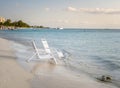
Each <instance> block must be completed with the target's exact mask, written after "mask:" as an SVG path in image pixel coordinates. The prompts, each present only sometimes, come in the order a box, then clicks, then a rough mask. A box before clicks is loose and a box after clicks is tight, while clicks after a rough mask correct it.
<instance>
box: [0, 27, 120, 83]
mask: <svg viewBox="0 0 120 88" xmlns="http://www.w3.org/2000/svg"><path fill="white" fill-rule="evenodd" d="M0 37H2V38H7V39H11V40H14V41H18V42H20V43H23V44H24V45H29V44H30V41H31V40H35V41H36V42H37V44H39V47H42V45H41V43H40V42H41V41H40V39H41V38H45V39H46V40H47V41H48V43H49V45H50V47H55V48H59V49H64V50H66V51H68V52H69V53H70V54H71V55H72V56H71V59H70V61H69V67H70V68H71V69H72V70H74V71H77V72H78V73H79V72H81V71H82V72H84V73H86V74H89V75H91V76H93V77H95V76H97V75H104V74H107V75H111V76H113V77H114V79H115V80H118V81H119V82H120V30H115V29H113V30H112V29H111V30H97V29H67V30H53V29H41V30H32V29H25V30H14V31H9V30H5V31H0Z"/></svg>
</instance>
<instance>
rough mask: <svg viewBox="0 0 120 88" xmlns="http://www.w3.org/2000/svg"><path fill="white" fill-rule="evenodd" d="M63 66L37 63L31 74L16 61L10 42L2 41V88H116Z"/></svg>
mask: <svg viewBox="0 0 120 88" xmlns="http://www.w3.org/2000/svg"><path fill="white" fill-rule="evenodd" d="M76 75H77V74H73V73H71V71H68V70H66V69H65V68H63V67H62V66H59V65H52V64H48V63H36V65H35V66H34V67H33V68H32V70H31V72H28V71H25V69H24V68H22V67H21V66H20V65H19V64H18V62H17V61H16V58H15V55H14V53H13V51H12V49H11V48H10V42H9V41H7V40H5V39H0V88H116V87H114V86H112V85H110V84H105V83H100V82H97V81H96V80H94V79H91V78H90V77H88V76H86V75H84V74H83V73H81V74H79V76H76Z"/></svg>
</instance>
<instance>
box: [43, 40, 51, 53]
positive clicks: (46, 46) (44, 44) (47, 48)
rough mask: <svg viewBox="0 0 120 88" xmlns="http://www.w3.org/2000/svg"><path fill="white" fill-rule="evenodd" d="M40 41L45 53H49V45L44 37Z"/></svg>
mask: <svg viewBox="0 0 120 88" xmlns="http://www.w3.org/2000/svg"><path fill="white" fill-rule="evenodd" d="M41 41H42V44H43V46H44V49H45V51H46V53H49V54H51V50H50V48H49V45H48V43H47V41H46V40H45V39H41Z"/></svg>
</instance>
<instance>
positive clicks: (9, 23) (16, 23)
mask: <svg viewBox="0 0 120 88" xmlns="http://www.w3.org/2000/svg"><path fill="white" fill-rule="evenodd" d="M0 25H2V26H14V27H30V25H29V24H27V23H25V22H23V21H22V20H19V21H14V22H12V21H11V20H10V19H7V20H6V21H5V22H4V23H2V22H0Z"/></svg>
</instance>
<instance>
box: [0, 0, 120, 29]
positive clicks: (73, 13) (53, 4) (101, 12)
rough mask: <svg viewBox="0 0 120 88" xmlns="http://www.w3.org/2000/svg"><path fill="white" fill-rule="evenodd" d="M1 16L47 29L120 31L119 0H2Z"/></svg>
mask: <svg viewBox="0 0 120 88" xmlns="http://www.w3.org/2000/svg"><path fill="white" fill-rule="evenodd" d="M0 16H2V17H5V18H7V19H8V18H9V19H11V20H13V21H17V20H23V21H25V22H27V23H28V24H30V25H43V26H48V27H65V28H120V0H0Z"/></svg>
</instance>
